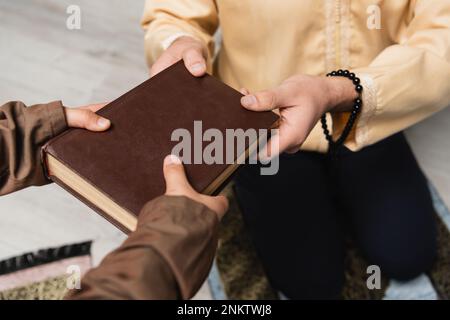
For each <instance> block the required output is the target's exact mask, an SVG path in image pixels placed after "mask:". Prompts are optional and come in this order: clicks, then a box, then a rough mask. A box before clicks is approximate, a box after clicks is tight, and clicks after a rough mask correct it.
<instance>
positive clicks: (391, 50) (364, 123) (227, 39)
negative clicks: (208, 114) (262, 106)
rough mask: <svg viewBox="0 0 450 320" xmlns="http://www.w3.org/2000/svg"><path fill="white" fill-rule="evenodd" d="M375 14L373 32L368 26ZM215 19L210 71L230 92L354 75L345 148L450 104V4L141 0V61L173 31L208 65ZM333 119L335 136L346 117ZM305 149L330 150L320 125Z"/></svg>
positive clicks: (152, 56) (154, 54) (415, 0)
mask: <svg viewBox="0 0 450 320" xmlns="http://www.w3.org/2000/svg"><path fill="white" fill-rule="evenodd" d="M374 5H376V6H374ZM377 8H379V9H380V10H379V13H380V15H381V16H380V17H379V18H380V21H381V28H380V29H377V28H375V29H374V28H372V26H376V23H375V24H374V21H375V22H376V21H377V20H376V19H377V17H378V16H377ZM219 21H220V29H221V31H222V44H221V49H220V51H219V54H218V56H217V58H216V59H215V62H214V67H215V68H214V73H215V75H216V76H218V77H219V78H221V79H222V80H223V81H224V82H225V83H227V84H229V85H230V86H232V87H234V88H236V89H239V88H242V87H246V88H248V89H249V90H251V91H254V90H261V89H266V88H270V87H273V86H276V85H278V84H279V83H280V82H282V81H283V80H285V79H286V78H288V77H289V76H292V75H294V74H296V73H304V74H310V75H324V74H325V73H326V72H328V71H331V70H335V69H338V68H346V69H351V70H352V71H353V72H355V73H356V74H357V75H359V76H360V77H361V80H362V84H363V86H364V94H363V109H362V114H361V116H360V117H359V120H358V122H357V125H356V127H355V130H353V132H352V134H351V136H350V137H349V139H348V140H347V142H346V145H347V146H348V147H349V148H350V149H352V150H355V151H356V150H359V149H361V148H362V147H364V146H367V145H370V144H373V143H375V142H377V141H380V140H382V139H384V138H386V137H388V136H389V135H392V134H394V133H396V132H398V131H401V130H403V129H405V128H407V127H409V126H411V125H414V124H415V123H417V122H419V121H421V120H423V119H424V118H426V117H428V116H430V115H432V114H433V113H435V112H437V111H439V110H441V109H443V108H444V107H446V106H447V105H449V104H450V0H395V1H383V0H283V1H279V0H239V1H236V0H216V1H213V0H189V1H180V0H147V2H146V6H145V10H144V15H143V18H142V25H143V26H144V28H145V29H146V37H145V39H146V40H145V47H146V54H147V60H148V63H149V64H152V63H153V62H154V61H155V60H156V59H157V58H158V57H159V55H160V54H161V53H162V51H163V47H162V43H163V42H164V40H165V39H167V38H168V37H170V36H171V35H173V34H176V33H183V34H189V35H192V36H193V37H195V38H197V39H199V40H201V41H203V42H204V43H205V45H207V47H208V48H209V52H210V58H211V57H212V56H213V52H214V51H213V50H214V44H213V42H214V38H213V35H214V33H215V31H216V30H217V28H218V27H219ZM209 60H211V59H209ZM209 63H210V62H209ZM209 68H210V69H209V70H211V65H210V66H209ZM333 120H334V121H333V122H334V123H333V127H334V130H333V131H334V134H335V135H338V134H339V133H340V132H341V130H342V127H343V124H344V121H345V117H342V116H335V117H334V119H333ZM302 149H306V150H314V151H322V152H323V151H325V150H326V149H327V144H326V141H325V139H324V138H323V134H322V132H321V129H320V127H319V126H316V127H315V128H314V130H313V131H312V133H311V134H310V136H309V137H308V139H307V141H306V142H305V143H304V145H303V147H302Z"/></svg>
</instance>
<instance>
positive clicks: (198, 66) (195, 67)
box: [183, 48, 206, 77]
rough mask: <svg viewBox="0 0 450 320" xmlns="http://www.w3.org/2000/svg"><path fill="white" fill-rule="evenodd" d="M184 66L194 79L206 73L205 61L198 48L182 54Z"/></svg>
mask: <svg viewBox="0 0 450 320" xmlns="http://www.w3.org/2000/svg"><path fill="white" fill-rule="evenodd" d="M183 60H184V65H185V66H186V68H187V69H188V70H189V72H190V73H191V74H192V75H193V76H196V77H201V76H203V75H204V74H205V73H206V61H205V57H204V56H203V53H202V50H201V49H200V48H190V49H188V50H186V51H185V52H183Z"/></svg>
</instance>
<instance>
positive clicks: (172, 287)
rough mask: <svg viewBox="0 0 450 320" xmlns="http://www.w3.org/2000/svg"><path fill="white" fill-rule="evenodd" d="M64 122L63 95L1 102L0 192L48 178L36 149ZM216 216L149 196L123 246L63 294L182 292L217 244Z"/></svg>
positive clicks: (167, 295) (197, 281) (188, 292)
mask: <svg viewBox="0 0 450 320" xmlns="http://www.w3.org/2000/svg"><path fill="white" fill-rule="evenodd" d="M66 129H67V124H66V120H65V117H64V111H63V107H62V104H61V102H52V103H49V104H42V105H34V106H31V107H29V108H27V107H26V106H25V105H24V104H23V103H21V102H9V103H7V104H5V105H3V106H1V107H0V195H4V194H8V193H11V192H14V191H17V190H20V189H23V188H26V187H28V186H39V185H44V184H47V183H49V182H50V181H48V180H47V178H46V177H45V174H44V171H43V169H42V166H41V162H40V161H41V160H40V148H41V146H42V145H43V144H44V143H45V142H46V141H47V140H49V139H50V138H52V137H54V136H56V135H58V134H60V133H61V132H63V131H64V130H66ZM217 227H218V219H217V216H216V214H215V213H214V212H213V211H211V210H210V209H208V208H207V207H206V206H204V205H202V204H200V203H197V202H195V201H193V200H191V199H188V198H186V197H173V196H162V197H159V198H157V199H154V200H153V201H150V202H148V203H147V204H146V205H145V206H144V208H143V209H142V211H141V213H140V215H139V221H138V227H137V229H136V231H135V232H133V233H131V234H130V236H129V238H128V239H127V240H126V241H125V242H124V243H123V244H122V246H121V247H119V248H118V249H116V250H115V251H113V252H111V253H110V254H109V255H108V256H106V257H105V259H104V260H103V261H102V262H101V264H100V266H99V267H97V268H94V269H92V270H90V271H89V272H88V273H87V274H86V275H85V276H84V278H83V279H82V282H81V289H80V290H74V291H72V292H70V293H69V295H68V296H67V298H69V299H180V298H181V299H187V298H190V297H192V296H193V295H194V294H195V292H196V291H197V290H198V289H199V288H200V286H201V284H202V282H203V281H204V280H205V278H206V276H207V274H208V271H209V269H210V267H211V263H212V260H213V257H214V253H215V249H216V246H217Z"/></svg>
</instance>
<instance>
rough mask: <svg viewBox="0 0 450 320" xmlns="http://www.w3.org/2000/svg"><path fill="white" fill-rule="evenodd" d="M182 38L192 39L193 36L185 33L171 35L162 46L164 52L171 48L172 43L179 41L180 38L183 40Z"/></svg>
mask: <svg viewBox="0 0 450 320" xmlns="http://www.w3.org/2000/svg"><path fill="white" fill-rule="evenodd" d="M181 37H192V35H190V34H189V33H185V32H177V33H175V34H173V35H171V36H170V37H168V38H166V39H164V40H163V42H162V43H161V46H162V47H163V49H164V50H167V48H168V47H170V46H171V45H172V43H174V42H175V40H177V39H178V38H181ZM192 38H193V37H192Z"/></svg>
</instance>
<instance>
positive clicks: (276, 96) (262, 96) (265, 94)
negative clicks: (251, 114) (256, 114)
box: [241, 87, 288, 111]
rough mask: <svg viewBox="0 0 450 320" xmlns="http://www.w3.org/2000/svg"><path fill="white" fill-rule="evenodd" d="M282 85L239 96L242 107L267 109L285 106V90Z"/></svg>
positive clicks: (254, 109) (255, 109)
mask: <svg viewBox="0 0 450 320" xmlns="http://www.w3.org/2000/svg"><path fill="white" fill-rule="evenodd" d="M285 91H286V90H284V89H283V88H282V87H277V88H274V89H270V90H264V91H259V92H256V93H253V94H247V95H246V96H244V97H242V98H241V104H242V106H243V107H244V108H246V109H248V110H252V111H269V110H273V109H276V108H280V107H287V105H285V104H286V101H287V98H286V97H285V95H286V94H288V92H285Z"/></svg>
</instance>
